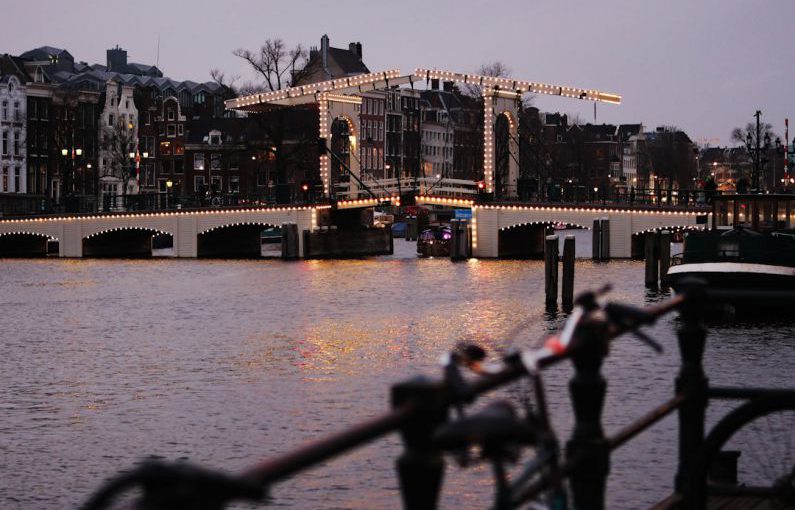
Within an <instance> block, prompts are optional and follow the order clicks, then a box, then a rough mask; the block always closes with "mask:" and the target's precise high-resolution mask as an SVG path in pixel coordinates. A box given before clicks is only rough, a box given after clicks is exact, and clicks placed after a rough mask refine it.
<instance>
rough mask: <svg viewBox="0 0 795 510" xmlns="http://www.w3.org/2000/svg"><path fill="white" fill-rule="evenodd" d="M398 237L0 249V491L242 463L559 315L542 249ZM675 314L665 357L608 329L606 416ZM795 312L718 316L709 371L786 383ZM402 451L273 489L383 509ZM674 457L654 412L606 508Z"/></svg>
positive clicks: (610, 422)
mask: <svg viewBox="0 0 795 510" xmlns="http://www.w3.org/2000/svg"><path fill="white" fill-rule="evenodd" d="M395 247H396V253H395V255H393V256H388V257H378V258H372V259H363V260H344V261H299V262H283V261H280V260H255V261H226V260H224V261H222V260H217V261H216V260H169V259H155V260H59V259H39V260H0V289H1V290H2V296H1V297H0V303H1V304H2V313H0V335H2V336H1V338H2V342H1V343H0V458H1V459H2V460H1V461H0V508H3V509H9V510H11V509H26V510H27V509H31V510H32V509H65V508H75V507H76V506H77V505H78V504H79V503H80V502H82V501H84V500H85V499H86V498H87V497H88V495H89V494H90V493H91V491H92V490H94V489H96V488H97V487H98V486H99V484H100V483H101V482H102V481H103V479H105V478H106V477H107V476H109V475H111V474H113V473H115V472H117V471H119V470H122V469H125V468H129V467H131V466H133V465H134V464H135V463H136V462H137V461H140V460H141V459H144V458H146V457H148V456H153V455H154V456H159V457H163V458H166V459H173V460H176V459H188V460H190V461H192V462H196V463H200V464H203V465H206V466H210V467H215V468H220V469H225V470H230V471H236V470H241V469H244V468H246V467H249V466H252V465H253V464H256V463H258V462H259V461H261V460H263V459H265V458H267V457H268V456H271V455H274V454H276V453H279V452H284V451H287V450H288V449H289V448H290V447H293V446H296V445H300V444H302V443H303V442H305V441H307V440H310V439H313V438H318V437H321V436H323V435H324V434H327V433H329V432H332V431H335V430H339V429H341V428H343V427H345V426H346V425H350V424H353V423H356V422H357V421H360V420H363V419H366V418H368V417H370V416H373V415H376V414H378V413H381V412H383V411H385V410H387V409H388V408H389V387H390V384H392V383H395V382H397V381H400V380H403V379H405V378H407V377H409V376H411V375H414V374H426V375H432V376H438V375H441V372H440V369H439V367H438V365H437V360H438V358H439V355H440V353H442V352H443V351H445V350H446V349H449V348H450V347H451V346H452V345H454V344H455V343H456V342H457V341H460V340H470V341H476V342H479V343H481V344H482V345H484V346H486V347H487V348H488V349H489V350H490V351H491V352H492V353H498V352H500V351H504V350H505V349H507V348H509V347H512V346H529V345H533V344H535V343H537V340H538V339H539V338H541V337H543V335H545V334H546V333H548V332H549V331H551V330H553V329H555V328H556V327H558V326H559V325H560V324H561V322H562V320H563V319H564V317H563V316H562V315H554V314H548V313H546V312H545V310H544V307H543V286H544V275H543V262H542V261H487V260H480V261H478V260H471V261H468V262H460V263H452V262H450V261H449V260H443V259H426V260H419V259H417V258H416V257H415V255H414V250H413V243H406V242H405V241H403V240H396V241H395ZM580 253H583V252H580ZM585 253H587V251H586V252H585ZM608 282H609V283H612V284H613V285H614V287H615V288H614V290H613V292H612V293H611V298H612V299H615V300H622V301H627V302H630V303H635V304H644V303H649V302H654V301H658V300H661V299H664V298H665V297H666V296H667V295H666V294H665V293H661V294H660V293H653V292H648V291H647V290H646V289H644V286H643V263H642V262H636V261H612V262H609V263H593V262H591V261H589V260H587V259H580V260H578V261H577V264H576V288H577V289H578V290H582V289H587V288H595V287H598V286H601V285H603V284H605V283H608ZM523 321H528V326H527V328H526V329H525V330H524V331H522V332H521V334H519V335H518V336H515V337H513V338H507V336H508V334H509V332H510V331H511V330H512V329H513V328H514V327H515V326H516V325H517V324H518V323H521V322H523ZM675 327H676V320H675V319H674V318H666V319H664V320H662V321H661V322H660V323H659V324H658V325H656V326H655V327H654V328H651V330H650V333H652V334H653V335H655V336H656V337H657V338H658V339H659V340H660V341H661V342H662V343H663V344H664V345H665V346H666V351H665V353H664V354H662V355H655V354H654V353H653V352H652V351H651V350H649V349H648V348H647V347H645V346H644V345H642V344H640V343H639V342H636V341H634V340H631V339H621V340H619V341H617V342H616V344H615V345H614V347H613V349H612V351H611V356H610V358H609V359H608V360H607V362H606V363H605V366H604V373H605V375H606V377H607V379H608V394H607V402H606V408H605V413H604V415H605V419H604V421H605V429H606V431H607V433H614V432H616V431H617V430H618V429H619V428H620V427H621V426H622V425H623V424H626V423H627V422H629V421H630V420H631V419H632V418H633V417H637V416H639V415H640V414H642V413H644V412H645V411H647V410H649V409H650V408H651V407H652V405H653V404H655V403H658V402H661V401H663V400H664V399H666V398H668V397H669V396H670V395H671V394H672V393H673V378H674V376H675V373H676V370H677V367H678V353H677V349H676V347H675V335H674V329H675ZM793 330H795V327H793V325H792V323H778V324H769V323H768V324H766V325H753V324H750V325H749V324H735V325H733V326H732V327H730V328H729V327H723V328H721V329H720V330H719V331H717V332H716V333H715V334H714V335H712V336H711V337H710V340H709V343H708V348H707V354H706V366H707V369H708V373H709V375H710V377H711V378H712V380H713V381H714V382H716V383H720V384H748V385H758V386H761V385H770V386H776V385H778V386H783V385H787V384H790V383H791V374H792V372H791V370H792V360H793V356H792V354H793V351H795V340H793V336H794V335H793ZM570 376H571V369H570V367H569V366H568V365H560V366H558V367H555V368H553V369H551V370H549V372H548V374H547V379H546V381H547V384H548V391H549V395H548V398H549V400H550V401H551V406H552V411H553V422H554V425H555V427H556V428H557V430H558V432H559V434H560V436H561V438H562V439H563V440H565V438H566V437H567V436H568V434H569V432H570V428H571V423H572V415H571V411H570V405H569V401H568V394H567V390H566V383H567V381H568V378H569V377H570ZM720 409H724V410H725V408H722V407H720V406H713V407H711V408H710V420H711V421H714V419H715V416H716V415H717V412H718V411H719V410H720ZM400 450H401V448H400V441H399V438H398V437H397V436H396V435H391V436H389V437H388V438H387V439H385V440H381V441H377V442H374V443H372V444H370V445H368V446H367V447H364V448H361V449H359V450H357V451H355V452H354V453H351V454H349V455H346V456H343V457H341V458H337V459H335V460H332V461H330V462H327V463H326V464H324V465H323V466H320V467H317V468H315V469H312V470H310V471H307V472H304V473H302V474H301V475H299V476H297V477H295V478H293V479H291V480H289V481H287V482H285V483H282V484H279V485H277V486H275V487H274V488H273V490H272V491H271V494H272V498H273V500H272V501H273V504H274V505H275V506H278V507H280V508H295V509H304V508H306V509H308V508H328V509H332V508H333V509H337V508H363V509H364V508H368V509H369V508H374V509H382V508H383V509H388V508H389V509H392V508H400V497H399V493H398V490H397V481H396V477H395V474H394V469H393V465H394V460H395V458H396V456H397V455H398V454H399V452H400ZM675 461H676V422H675V418H673V417H670V418H668V419H666V420H664V421H663V422H662V423H660V424H658V425H657V426H656V427H655V428H654V429H652V430H651V431H649V432H647V433H645V434H643V435H641V436H640V437H639V438H638V439H636V440H634V441H632V442H630V443H629V444H627V445H626V446H624V447H622V448H621V449H620V450H618V451H617V452H616V453H615V455H614V456H613V460H612V474H611V478H610V483H609V487H608V492H609V496H608V497H609V504H608V506H609V508H619V509H622V508H623V509H635V508H643V507H644V506H647V505H649V504H651V503H653V502H655V501H657V500H659V499H660V498H662V497H663V496H664V495H666V493H668V492H669V491H670V489H671V482H672V479H673V473H674V471H673V470H674V466H675ZM489 474H490V470H489V469H487V468H486V467H479V468H476V469H468V470H466V471H464V470H461V469H460V468H458V467H457V466H456V465H454V464H453V463H452V462H451V463H448V468H447V472H446V478H445V485H444V491H443V494H442V499H441V507H442V508H450V509H453V508H485V507H487V506H488V505H489V503H490V501H491V485H490V484H491V480H490V476H489Z"/></svg>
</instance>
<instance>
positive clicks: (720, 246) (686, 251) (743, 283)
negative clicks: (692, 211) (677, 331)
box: [665, 195, 795, 291]
mask: <svg viewBox="0 0 795 510" xmlns="http://www.w3.org/2000/svg"><path fill="white" fill-rule="evenodd" d="M671 262H672V265H671V267H670V269H669V270H668V274H667V276H666V278H665V280H666V281H667V282H668V283H669V284H670V285H671V286H672V287H674V289H677V287H678V286H679V284H680V283H681V282H682V280H683V279H684V278H686V277H689V276H694V277H698V278H701V279H703V280H706V282H707V283H708V284H709V286H710V287H713V288H733V289H744V290H760V291H761V290H772V289H777V290H795V196H793V195H724V196H720V197H714V198H713V201H712V223H711V228H708V229H705V230H703V231H698V232H689V233H687V234H686V235H685V237H684V248H683V251H682V253H681V254H680V255H677V256H675V257H673V259H672V261H671Z"/></svg>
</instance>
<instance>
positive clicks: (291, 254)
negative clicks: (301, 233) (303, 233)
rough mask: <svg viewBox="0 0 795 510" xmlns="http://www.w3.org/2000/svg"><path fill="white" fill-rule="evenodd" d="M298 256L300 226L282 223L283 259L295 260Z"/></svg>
mask: <svg viewBox="0 0 795 510" xmlns="http://www.w3.org/2000/svg"><path fill="white" fill-rule="evenodd" d="M298 256H299V253H298V225H297V224H295V223H282V258H283V259H285V260H293V259H297V258H298Z"/></svg>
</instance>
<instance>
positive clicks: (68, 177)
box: [61, 147, 83, 212]
mask: <svg viewBox="0 0 795 510" xmlns="http://www.w3.org/2000/svg"><path fill="white" fill-rule="evenodd" d="M82 155H83V149H78V148H75V147H72V148H71V150H70V149H66V148H64V149H61V156H63V157H64V158H66V161H67V165H65V167H64V187H65V188H66V189H65V192H66V196H67V199H68V200H69V202H70V203H69V204H67V208H68V209H72V208H74V205H75V204H74V194H75V178H74V173H75V159H77V158H78V157H81V156H82ZM69 161H71V166H70V165H69V164H68V162H69ZM70 212H76V211H70Z"/></svg>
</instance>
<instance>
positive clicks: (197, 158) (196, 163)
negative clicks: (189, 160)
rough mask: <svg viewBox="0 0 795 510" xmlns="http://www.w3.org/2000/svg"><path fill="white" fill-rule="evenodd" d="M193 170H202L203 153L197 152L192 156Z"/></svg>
mask: <svg viewBox="0 0 795 510" xmlns="http://www.w3.org/2000/svg"><path fill="white" fill-rule="evenodd" d="M193 169H194V170H204V153H203V152H197V153H196V154H194V155H193Z"/></svg>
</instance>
